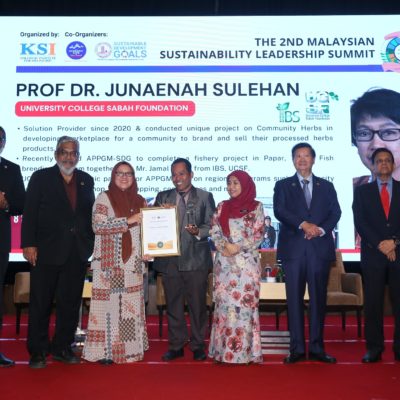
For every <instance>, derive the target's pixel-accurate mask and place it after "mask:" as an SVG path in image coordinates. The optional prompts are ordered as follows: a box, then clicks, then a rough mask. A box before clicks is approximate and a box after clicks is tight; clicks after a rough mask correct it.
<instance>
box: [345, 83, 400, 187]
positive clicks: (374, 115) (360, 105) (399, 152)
mask: <svg viewBox="0 0 400 400" xmlns="http://www.w3.org/2000/svg"><path fill="white" fill-rule="evenodd" d="M350 113H351V140H352V143H353V144H354V145H355V146H357V149H358V154H359V156H360V159H361V161H362V162H363V164H364V165H365V166H366V167H367V168H368V169H369V170H370V171H371V175H367V176H360V177H357V178H354V179H353V185H354V187H356V186H360V185H362V184H363V183H368V182H371V181H372V180H374V179H375V176H374V174H373V172H372V171H373V164H372V160H371V156H372V153H373V152H374V151H375V150H376V149H378V148H386V149H388V150H390V151H391V152H392V154H393V156H394V161H395V165H396V167H395V170H394V171H393V178H394V179H396V180H400V93H398V92H395V91H394V90H389V89H371V90H369V91H367V92H365V93H364V94H363V95H362V96H361V97H359V98H358V99H357V100H355V101H354V102H353V104H352V105H351V108H350Z"/></svg>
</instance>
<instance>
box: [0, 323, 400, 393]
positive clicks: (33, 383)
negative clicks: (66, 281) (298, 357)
mask: <svg viewBox="0 0 400 400" xmlns="http://www.w3.org/2000/svg"><path fill="white" fill-rule="evenodd" d="M26 322H27V321H26V316H23V319H22V325H21V334H20V335H19V336H16V335H15V317H14V316H5V321H4V328H3V336H2V338H1V340H0V351H3V352H4V353H5V354H6V355H7V356H9V357H10V358H12V359H14V360H15V361H16V363H17V365H16V366H15V367H13V368H0V394H1V399H4V400H6V399H7V400H8V399H12V400H14V399H15V400H19V399H24V400H27V399H29V400H34V399H54V398H56V399H71V400H72V399H83V400H86V399H97V400H102V399H131V400H147V399H150V400H153V399H160V400H181V399H182V400H183V399H185V400H197V399H202V400H205V399H221V400H225V399H226V400H229V399H232V400H236V399H246V400H256V399H271V400H272V399H273V400H275V399H277V400H279V399H285V400H289V399H326V400H329V399H335V400H339V399H352V400H359V399H360V400H361V399H365V400H366V399H376V400H378V399H379V400H398V399H399V398H400V363H395V362H394V360H393V354H392V351H391V347H392V335H393V326H392V319H391V318H390V317H387V318H386V320H385V336H386V352H385V353H384V355H383V361H382V362H380V363H377V364H372V365H364V364H362V363H361V357H362V355H363V353H364V351H365V349H364V345H365V344H364V340H363V339H359V338H357V329H356V321H355V318H354V317H352V316H349V317H347V328H346V330H345V331H342V329H341V322H340V318H339V317H338V316H328V317H327V321H326V328H325V329H326V330H325V337H326V350H327V352H328V353H330V354H332V355H334V356H335V357H337V359H338V363H337V364H336V365H324V364H320V363H312V362H305V363H299V364H295V365H284V364H282V359H283V357H284V354H282V353H284V352H285V351H287V350H286V348H285V344H282V343H279V342H282V341H283V342H284V341H285V340H284V336H283V338H282V336H278V339H276V340H274V339H273V340H272V342H274V343H272V344H271V343H269V344H268V343H266V344H265V346H266V348H265V352H266V354H265V355H264V362H263V363H262V364H260V365H248V366H231V365H224V364H215V363H213V361H212V360H210V359H208V360H207V361H205V362H195V361H193V358H192V353H191V352H190V350H189V349H185V357H184V358H182V359H178V360H175V361H172V362H169V363H167V362H163V361H161V355H162V354H163V353H164V351H165V350H166V349H167V346H168V343H167V340H166V332H167V327H166V326H164V330H163V337H162V338H159V336H158V318H157V317H156V316H149V317H148V333H149V338H150V350H149V351H148V352H147V353H146V354H145V359H144V361H142V362H139V363H135V364H129V365H112V366H102V365H99V364H95V363H94V364H92V363H87V362H82V363H81V364H80V365H64V364H61V363H59V362H54V361H52V360H51V358H50V357H49V358H48V366H47V368H45V369H42V370H31V369H30V368H29V367H28V358H29V357H28V353H27V351H26V349H25V344H26V328H27V326H26ZM261 324H262V330H263V331H271V332H276V331H275V319H274V317H273V316H269V315H266V316H262V317H261ZM285 328H286V318H285V316H282V317H281V329H282V330H285ZM278 332H279V331H278ZM265 341H266V342H270V340H269V339H267V338H266V339H265ZM277 342H278V343H277ZM271 352H272V353H278V354H270V353H271Z"/></svg>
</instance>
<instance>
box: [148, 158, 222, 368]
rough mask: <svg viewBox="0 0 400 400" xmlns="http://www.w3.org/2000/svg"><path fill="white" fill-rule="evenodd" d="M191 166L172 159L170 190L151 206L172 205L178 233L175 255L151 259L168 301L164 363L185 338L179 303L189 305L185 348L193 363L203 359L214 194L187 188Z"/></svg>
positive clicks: (176, 352)
mask: <svg viewBox="0 0 400 400" xmlns="http://www.w3.org/2000/svg"><path fill="white" fill-rule="evenodd" d="M192 178H193V172H192V165H191V164H190V162H189V161H188V160H186V159H184V158H177V159H176V160H175V161H174V162H173V163H172V165H171V179H172V183H173V184H174V186H175V189H170V190H166V191H163V192H160V193H158V195H157V198H156V201H155V206H164V207H168V206H176V207H177V217H178V229H179V232H180V238H179V239H180V240H179V242H180V255H179V256H168V257H156V258H155V261H154V269H155V270H156V271H158V272H160V273H161V274H162V281H163V285H164V290H165V297H166V301H167V317H168V343H169V349H168V351H167V352H166V353H165V354H164V355H163V356H162V359H163V360H164V361H171V360H174V359H175V358H179V357H183V348H184V346H185V344H186V343H187V341H188V339H189V334H188V329H187V325H186V319H185V314H184V303H185V301H186V303H187V305H188V309H189V317H190V325H191V335H190V344H189V347H190V349H191V350H192V352H193V358H194V360H197V361H203V360H205V359H206V354H205V351H204V347H205V346H204V337H205V331H206V327H207V312H206V290H207V276H208V272H209V270H210V269H211V268H212V257H211V250H210V246H209V244H208V236H209V231H210V222H211V217H212V215H213V213H214V210H215V202H214V198H213V195H212V194H211V193H209V192H206V191H204V190H201V189H198V188H195V187H194V186H192Z"/></svg>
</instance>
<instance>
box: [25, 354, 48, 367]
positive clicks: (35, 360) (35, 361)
mask: <svg viewBox="0 0 400 400" xmlns="http://www.w3.org/2000/svg"><path fill="white" fill-rule="evenodd" d="M29 367H30V368H33V369H40V368H45V367H46V356H45V355H44V354H43V353H32V355H31V358H30V360H29Z"/></svg>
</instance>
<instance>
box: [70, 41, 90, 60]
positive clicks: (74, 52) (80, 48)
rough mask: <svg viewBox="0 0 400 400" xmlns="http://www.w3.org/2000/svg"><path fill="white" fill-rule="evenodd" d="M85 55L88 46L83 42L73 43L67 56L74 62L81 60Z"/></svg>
mask: <svg viewBox="0 0 400 400" xmlns="http://www.w3.org/2000/svg"><path fill="white" fill-rule="evenodd" d="M85 54H86V46H85V45H84V44H83V43H82V42H71V43H70V44H69V45H68V46H67V56H68V57H69V58H72V59H73V60H80V59H81V58H83V57H85Z"/></svg>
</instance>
